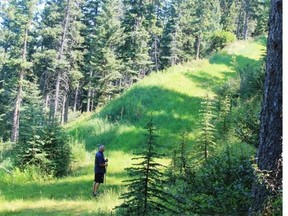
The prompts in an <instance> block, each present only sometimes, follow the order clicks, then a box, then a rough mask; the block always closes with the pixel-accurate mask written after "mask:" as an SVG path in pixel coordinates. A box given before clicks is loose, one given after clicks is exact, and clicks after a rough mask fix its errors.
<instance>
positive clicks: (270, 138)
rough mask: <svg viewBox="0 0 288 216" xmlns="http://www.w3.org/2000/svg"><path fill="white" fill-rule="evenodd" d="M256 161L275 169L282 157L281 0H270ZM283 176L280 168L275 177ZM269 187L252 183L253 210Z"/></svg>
mask: <svg viewBox="0 0 288 216" xmlns="http://www.w3.org/2000/svg"><path fill="white" fill-rule="evenodd" d="M260 120H261V124H260V134H259V139H260V141H259V149H258V153H257V164H258V167H259V169H260V170H267V171H273V172H274V171H275V170H276V169H277V167H278V161H279V159H280V158H281V157H282V0H272V1H271V8H270V18H269V36H268V44H267V62H266V75H265V84H264V97H263V103H262V111H261V119H260ZM281 179H282V168H281V170H280V175H278V176H277V179H276V180H277V181H281ZM270 194H271V190H269V189H267V188H266V187H265V186H264V185H260V184H258V183H255V184H254V186H253V195H254V199H253V205H252V211H253V212H257V213H261V211H262V210H263V205H265V201H266V199H267V197H268V196H269V195H270Z"/></svg>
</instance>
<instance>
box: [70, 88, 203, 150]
mask: <svg viewBox="0 0 288 216" xmlns="http://www.w3.org/2000/svg"><path fill="white" fill-rule="evenodd" d="M179 85H181V83H179ZM201 101H202V99H201V98H199V97H190V96H188V95H186V94H182V93H178V92H176V91H172V90H168V89H163V88H160V87H157V86H145V87H142V86H135V87H134V88H132V89H130V90H129V91H128V92H126V93H125V94H123V95H122V96H121V97H120V98H118V99H116V100H114V101H112V102H111V103H110V104H108V105H107V106H106V107H104V109H103V110H101V112H100V113H99V114H94V116H92V118H91V119H90V120H88V122H87V124H85V125H80V126H79V128H77V127H75V128H74V129H72V130H71V131H70V132H69V133H70V135H72V136H76V134H77V137H78V140H79V141H80V142H83V143H85V146H86V149H87V150H88V151H92V150H95V149H96V147H97V145H98V144H99V143H103V144H105V145H106V146H107V149H109V148H110V149H113V150H121V151H124V152H129V153H130V152H131V150H134V149H139V148H141V143H143V142H144V141H145V137H144V135H143V133H145V130H144V129H143V128H144V126H145V125H146V124H147V123H148V121H149V120H150V118H151V116H153V122H154V123H155V126H156V128H157V129H158V130H157V133H158V134H159V135H160V137H159V139H158V140H159V143H158V144H159V145H158V146H159V148H165V149H166V148H167V147H168V148H169V147H171V146H172V145H174V144H175V142H177V140H175V139H173V137H175V136H177V134H179V133H180V131H192V130H194V129H195V128H196V127H197V122H198V121H199V116H198V113H199V109H200V104H201ZM95 118H101V119H106V120H107V121H108V124H111V125H112V126H111V127H107V130H102V132H101V130H100V128H98V126H97V125H93V124H89V121H93V119H95ZM163 136H164V137H163Z"/></svg>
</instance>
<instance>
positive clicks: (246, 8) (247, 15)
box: [243, 0, 250, 40]
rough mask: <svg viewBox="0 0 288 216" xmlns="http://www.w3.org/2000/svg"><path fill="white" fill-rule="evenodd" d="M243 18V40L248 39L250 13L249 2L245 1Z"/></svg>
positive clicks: (248, 0)
mask: <svg viewBox="0 0 288 216" xmlns="http://www.w3.org/2000/svg"><path fill="white" fill-rule="evenodd" d="M244 7H245V17H244V26H243V40H247V39H248V23H249V15H250V14H249V13H250V0H245V5H244Z"/></svg>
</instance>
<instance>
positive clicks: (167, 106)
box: [0, 38, 265, 215]
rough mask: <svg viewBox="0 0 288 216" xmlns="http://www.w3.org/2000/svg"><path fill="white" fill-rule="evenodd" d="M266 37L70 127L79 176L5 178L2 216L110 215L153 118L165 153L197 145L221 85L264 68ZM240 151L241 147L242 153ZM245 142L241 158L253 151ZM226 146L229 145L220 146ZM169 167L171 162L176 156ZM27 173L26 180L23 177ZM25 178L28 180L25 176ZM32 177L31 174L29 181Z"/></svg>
mask: <svg viewBox="0 0 288 216" xmlns="http://www.w3.org/2000/svg"><path fill="white" fill-rule="evenodd" d="M264 44H265V39H264V38H260V39H258V40H256V41H248V42H242V41H240V42H236V43H233V44H231V45H230V46H229V47H226V48H225V49H224V50H222V51H221V52H220V53H216V54H214V55H212V56H211V58H209V59H203V60H198V61H192V62H188V63H185V64H183V65H177V66H174V67H171V68H169V69H167V70H164V71H161V72H158V73H153V74H151V75H150V76H148V77H146V78H145V79H143V80H142V81H140V82H139V83H137V84H136V85H134V86H133V87H131V88H130V89H128V90H127V91H126V92H125V93H124V94H123V95H122V96H120V97H119V98H117V99H115V100H113V101H111V102H110V103H109V104H108V105H106V106H105V107H102V108H101V109H100V110H98V112H96V113H88V114H87V113H86V114H82V115H81V116H80V117H78V118H77V119H76V120H74V121H72V122H70V123H69V124H68V125H66V126H65V130H66V131H67V133H68V134H69V136H70V142H71V143H74V144H73V148H72V149H73V154H74V159H73V160H74V162H73V163H72V166H71V174H70V175H69V176H67V177H65V178H62V179H49V180H46V181H44V180H37V179H35V180H34V181H33V180H29V178H28V179H27V178H26V177H27V176H28V177H29V175H28V174H19V173H18V174H17V176H9V175H6V174H4V173H3V172H1V173H0V174H1V176H0V215H110V213H111V211H113V208H114V207H115V206H116V205H118V204H120V203H121V202H122V200H119V199H118V197H119V195H120V194H121V193H122V192H123V190H125V187H123V182H122V181H123V180H125V179H127V174H126V172H125V171H124V169H125V167H128V166H131V165H132V162H131V158H132V153H133V152H134V151H137V150H139V149H141V145H142V143H143V142H144V141H145V137H144V135H143V133H144V132H145V130H144V129H143V127H144V126H145V125H146V123H147V122H148V121H149V119H150V118H151V116H153V121H154V123H155V125H156V127H157V128H158V134H159V138H158V143H159V147H158V149H159V151H161V152H163V153H166V154H168V155H169V152H171V149H172V148H173V147H174V146H176V145H177V144H178V143H179V142H180V132H181V131H188V140H187V144H188V146H189V147H190V148H193V143H194V139H195V134H197V132H198V128H199V126H198V122H199V120H200V119H199V115H198V113H199V109H200V103H201V101H202V97H203V96H204V95H205V94H206V93H207V89H209V94H210V95H211V96H214V94H215V93H214V91H215V88H216V87H217V86H219V85H220V84H222V83H224V82H225V81H226V80H228V79H229V78H230V77H233V76H235V74H236V73H235V70H236V69H237V68H238V67H244V66H245V65H246V64H253V65H260V64H261V61H260V59H261V56H262V54H263V50H264V49H265V45H264ZM100 143H103V144H105V145H106V152H105V154H106V156H108V158H109V163H110V165H109V167H108V174H107V177H106V183H105V184H104V185H101V187H100V192H101V195H100V197H99V198H96V199H95V198H92V197H91V196H90V193H91V190H92V184H93V163H94V154H95V151H96V148H97V146H98V145H99V144H100ZM238 146H239V148H238ZM241 146H243V145H242V144H237V145H235V146H234V147H233V148H234V149H235V151H239V154H242V152H245V151H252V150H251V149H248V150H247V148H246V149H245V148H243V147H241ZM219 149H221V148H219ZM162 163H164V164H169V159H168V158H166V159H163V161H162ZM21 175H22V177H21ZM19 176H20V177H19ZM25 176H26V177H25Z"/></svg>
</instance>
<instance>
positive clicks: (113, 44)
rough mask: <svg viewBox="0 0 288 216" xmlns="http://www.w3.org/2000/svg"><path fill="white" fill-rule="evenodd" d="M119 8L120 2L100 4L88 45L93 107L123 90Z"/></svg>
mask: <svg viewBox="0 0 288 216" xmlns="http://www.w3.org/2000/svg"><path fill="white" fill-rule="evenodd" d="M119 4H120V1H119V0H107V1H105V2H103V5H102V6H101V11H100V12H99V14H98V17H97V18H96V23H97V27H96V29H95V31H94V37H93V38H92V40H91V44H90V46H91V47H90V50H91V53H90V55H91V61H90V65H89V68H90V70H92V71H93V78H94V80H93V79H92V80H90V83H89V84H90V85H92V86H93V89H94V90H95V92H96V95H95V96H94V98H95V100H96V103H95V104H96V105H103V104H105V103H106V102H107V101H109V100H111V99H112V98H113V97H115V96H116V95H117V94H119V93H120V92H121V91H122V89H123V78H122V73H123V63H122V61H121V60H120V58H119V52H118V50H119V47H120V45H122V41H123V39H124V38H123V30H122V28H121V22H120V19H119V17H120V16H121V15H122V14H121V13H122V10H121V8H119ZM90 87H91V86H90ZM94 98H93V99H94Z"/></svg>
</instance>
